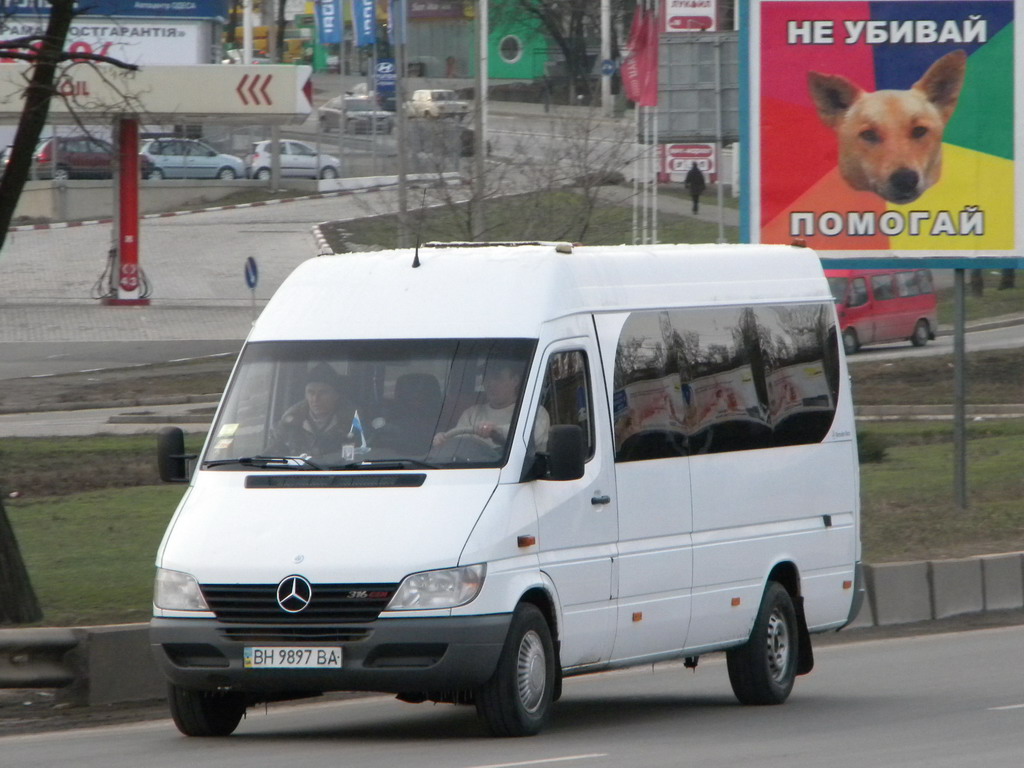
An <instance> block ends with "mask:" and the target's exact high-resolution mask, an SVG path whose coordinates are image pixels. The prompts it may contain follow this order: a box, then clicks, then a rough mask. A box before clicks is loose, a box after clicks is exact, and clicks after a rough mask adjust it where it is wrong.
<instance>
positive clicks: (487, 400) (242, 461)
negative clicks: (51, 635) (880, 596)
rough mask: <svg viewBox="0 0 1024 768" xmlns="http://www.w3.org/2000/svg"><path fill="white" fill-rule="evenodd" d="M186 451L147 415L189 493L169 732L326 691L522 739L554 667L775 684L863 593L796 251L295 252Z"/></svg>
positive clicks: (824, 305) (831, 357) (843, 457)
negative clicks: (475, 716) (451, 716)
mask: <svg viewBox="0 0 1024 768" xmlns="http://www.w3.org/2000/svg"><path fill="white" fill-rule="evenodd" d="M183 454H184V447H183V440H182V436H181V431H180V430H177V429H175V428H169V429H167V430H165V431H164V432H163V433H162V434H161V436H160V440H159V456H160V466H161V474H162V476H163V477H164V479H166V480H178V481H182V482H186V481H188V482H190V485H189V487H188V489H187V491H186V493H185V494H184V497H183V498H182V500H181V503H180V505H179V507H178V509H177V511H176V512H175V514H174V517H173V519H172V520H171V522H170V525H169V526H168V528H167V533H166V535H165V537H164V540H163V542H162V544H161V546H160V550H159V553H158V555H157V560H156V565H157V576H156V588H155V593H154V607H153V610H154V618H153V620H152V627H151V638H152V644H153V649H154V652H155V654H156V656H157V658H158V660H159V663H160V665H161V667H162V669H163V671H164V673H165V674H166V676H167V678H168V679H169V681H170V689H169V691H170V706H171V712H172V715H173V717H174V720H175V723H176V724H177V726H178V728H179V729H180V730H181V731H182V732H183V733H185V734H188V735H193V736H207V735H227V734H229V733H231V732H232V731H234V729H235V728H236V726H237V725H238V723H239V720H240V719H241V717H242V716H243V714H244V713H245V710H246V708H247V707H249V706H252V705H253V704H256V703H258V702H267V701H274V700H281V699H289V698H299V697H303V696H311V695H316V694H319V693H322V692H325V691H338V690H360V691H382V692H392V693H395V694H397V695H398V697H399V698H400V699H402V700H405V701H439V702H451V703H458V704H475V706H476V708H477V711H478V713H479V715H480V717H481V718H482V720H483V721H484V723H485V724H486V726H487V727H488V728H489V730H490V731H491V732H492V733H494V734H497V735H527V734H533V733H536V732H537V731H538V730H540V729H541V727H542V726H543V725H544V723H545V721H546V720H548V719H549V717H550V714H551V709H552V703H553V702H554V701H555V700H557V699H558V697H559V695H560V694H561V681H562V679H563V678H564V677H566V676H569V675H577V674H583V673H587V672H595V671H600V670H607V669H610V668H615V667H623V666H629V665H635V664H650V663H653V662H657V661H663V660H670V659H679V658H682V659H685V660H686V662H687V666H691V667H692V666H695V665H696V663H697V659H698V657H699V656H700V655H702V654H706V653H709V652H713V651H725V652H726V654H727V659H728V669H729V678H730V681H731V684H732V688H733V691H734V692H735V694H736V696H737V698H738V699H739V700H740V701H741V702H743V703H745V704H777V703H781V702H783V701H785V699H786V698H787V697H788V696H789V694H790V691H791V689H792V687H793V682H794V677H795V676H796V675H800V674H804V673H806V672H808V671H810V669H811V666H812V656H811V646H810V635H811V634H813V633H816V632H825V631H829V630H836V629H839V628H841V627H843V626H844V625H845V624H847V623H848V622H849V621H850V620H851V619H852V618H853V617H854V616H855V615H856V612H857V611H858V609H859V607H860V603H861V600H862V598H863V587H862V579H861V575H860V563H859V560H860V544H859V479H858V464H857V446H856V440H855V429H854V417H853V410H852V405H851V400H850V392H849V386H848V378H847V370H846V361H845V358H844V356H843V349H842V344H841V343H840V335H839V333H838V331H837V322H836V313H835V307H834V302H833V299H832V294H831V292H830V291H829V286H828V283H827V282H826V280H825V277H824V275H823V272H822V269H821V266H820V263H819V261H818V259H817V257H816V256H815V254H814V253H813V252H812V251H810V250H808V249H801V248H788V247H775V246H737V245H700V246H692V245H657V246H616V247H579V246H570V245H568V244H554V243H532V244H501V245H483V244H460V245H456V244H449V245H445V244H432V245H430V246H424V247H421V248H419V249H418V250H417V251H415V252H414V251H413V250H397V251H385V252H376V253H368V254H346V255H340V256H330V257H320V258H314V259H311V260H310V261H307V262H305V263H304V264H302V265H301V266H300V267H298V268H297V269H296V270H295V272H294V273H293V274H292V275H291V276H290V277H289V278H288V279H287V280H286V281H285V282H284V283H283V284H282V286H281V287H280V289H279V290H278V291H277V293H276V295H275V296H274V297H273V298H272V299H271V301H270V302H269V303H268V305H267V307H266V308H265V309H264V311H263V313H262V314H261V315H260V317H259V319H258V320H257V321H256V323H255V324H254V326H253V329H252V332H251V334H250V336H249V338H248V340H247V341H246V343H245V345H244V347H243V349H242V351H241V354H240V356H239V358H238V361H237V364H236V366H235V370H234V372H233V374H232V376H231V380H230V383H229V384H228V387H227V390H226V393H225V395H224V398H223V401H222V403H221V405H220V407H219V409H218V411H217V414H216V417H215V420H214V423H213V426H212V429H211V432H210V434H209V437H208V439H207V441H206V445H205V447H204V449H203V451H202V454H201V455H200V456H198V457H194V456H185V455H183ZM195 459H198V461H194V460H195ZM680 684H682V681H680Z"/></svg>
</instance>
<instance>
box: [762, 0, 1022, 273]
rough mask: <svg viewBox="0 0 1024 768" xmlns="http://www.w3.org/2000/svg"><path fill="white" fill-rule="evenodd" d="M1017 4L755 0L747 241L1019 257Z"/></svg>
mask: <svg viewBox="0 0 1024 768" xmlns="http://www.w3.org/2000/svg"><path fill="white" fill-rule="evenodd" d="M1020 7H1021V2H1020V0H962V1H961V2H948V1H943V0H879V1H877V2H848V1H844V0H806V1H801V0H762V1H761V2H756V3H747V9H746V10H748V11H749V13H750V15H749V16H748V17H747V18H750V20H751V25H750V28H749V35H750V38H749V41H748V42H749V44H748V45H747V46H746V50H747V52H748V55H749V58H748V60H747V62H746V64H747V67H746V71H745V75H746V76H745V78H744V85H745V94H746V103H747V105H748V107H749V120H748V122H747V124H746V130H745V132H744V133H745V141H744V144H745V148H744V151H745V155H746V157H745V158H744V161H743V168H744V173H745V174H747V182H748V183H747V185H746V186H745V187H744V188H745V189H748V190H750V191H751V194H750V196H749V198H750V199H749V200H748V201H747V205H746V206H745V209H744V217H743V233H742V234H743V237H744V239H745V240H749V241H751V242H766V243H791V242H794V241H802V242H805V243H806V244H807V245H809V246H811V247H813V248H815V249H818V250H819V251H821V252H822V256H823V258H827V257H830V256H831V257H835V258H845V259H853V258H856V259H867V258H872V259H875V260H879V259H882V258H886V257H900V258H904V257H918V258H930V259H950V258H971V259H975V260H976V259H978V258H979V257H991V258H994V259H997V260H1001V259H1010V260H1012V259H1019V258H1020V256H1019V254H1020V252H1021V245H1022V244H1021V238H1022V237H1024V233H1022V232H1021V231H1020V226H1019V222H1020V221H1021V216H1020V213H1019V212H1020V211H1021V210H1022V200H1021V196H1022V194H1024V186H1022V184H1021V183H1020V182H1021V180H1022V173H1021V170H1020V163H1018V162H1017V155H1018V152H1019V148H1020V147H1021V146H1022V142H1021V137H1022V130H1021V129H1020V128H1019V127H1018V126H1019V125H1020V122H1021V121H1020V120H1019V119H1015V116H1016V114H1017V113H1018V111H1019V110H1020V107H1021V98H1020V94H1021V83H1020V82H1019V77H1015V74H1014V73H1015V71H1016V70H1019V67H1018V66H1017V61H1018V59H1019V57H1020V51H1019V50H1018V49H1019V45H1018V43H1017V41H1016V38H1015V34H1014V28H1015V24H1014V21H1015V19H1016V16H1017V13H1018V12H1019V9H1020ZM950 266H953V265H950ZM1007 266H1010V264H1007Z"/></svg>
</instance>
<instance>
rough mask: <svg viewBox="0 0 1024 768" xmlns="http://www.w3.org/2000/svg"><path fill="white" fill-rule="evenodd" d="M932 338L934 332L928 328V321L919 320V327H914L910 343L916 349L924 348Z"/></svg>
mask: <svg viewBox="0 0 1024 768" xmlns="http://www.w3.org/2000/svg"><path fill="white" fill-rule="evenodd" d="M931 337H932V331H931V328H929V327H928V321H927V320H918V321H917V325H915V326H914V332H913V333H912V334H911V335H910V343H911V344H913V345H914V346H915V347H923V346H924V345H925V344H927V343H928V340H929V339H930V338H931Z"/></svg>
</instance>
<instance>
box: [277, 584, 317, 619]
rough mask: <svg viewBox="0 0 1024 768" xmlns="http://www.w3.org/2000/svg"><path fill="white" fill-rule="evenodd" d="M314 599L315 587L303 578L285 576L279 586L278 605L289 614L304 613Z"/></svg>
mask: <svg viewBox="0 0 1024 768" xmlns="http://www.w3.org/2000/svg"><path fill="white" fill-rule="evenodd" d="M312 598H313V587H312V586H311V585H310V583H309V582H308V581H306V580H305V579H304V578H302V577H301V576H285V577H284V578H283V579H281V583H280V584H278V585H277V604H278V605H280V606H281V610H283V611H288V613H299V612H300V611H304V610H305V609H306V606H307V605H309V601H310V600H311V599H312Z"/></svg>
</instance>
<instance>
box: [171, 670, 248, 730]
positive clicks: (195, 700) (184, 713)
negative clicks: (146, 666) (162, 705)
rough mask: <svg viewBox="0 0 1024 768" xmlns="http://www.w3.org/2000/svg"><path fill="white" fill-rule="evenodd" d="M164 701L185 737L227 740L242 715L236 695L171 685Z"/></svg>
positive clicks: (241, 703) (241, 699)
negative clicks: (223, 737)
mask: <svg viewBox="0 0 1024 768" xmlns="http://www.w3.org/2000/svg"><path fill="white" fill-rule="evenodd" d="M167 699H168V701H169V703H170V705H171V717H172V718H173V720H174V724H175V725H176V726H177V728H178V730H179V731H181V732H182V733H183V734H185V735H186V736H230V735H231V734H232V733H234V730H235V728H237V727H238V723H239V722H241V720H242V716H243V715H244V714H245V698H244V697H243V696H242V694H240V693H221V692H219V691H190V690H188V689H186V688H179V687H178V686H176V685H174V684H173V683H172V684H170V685H168V689H167Z"/></svg>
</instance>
